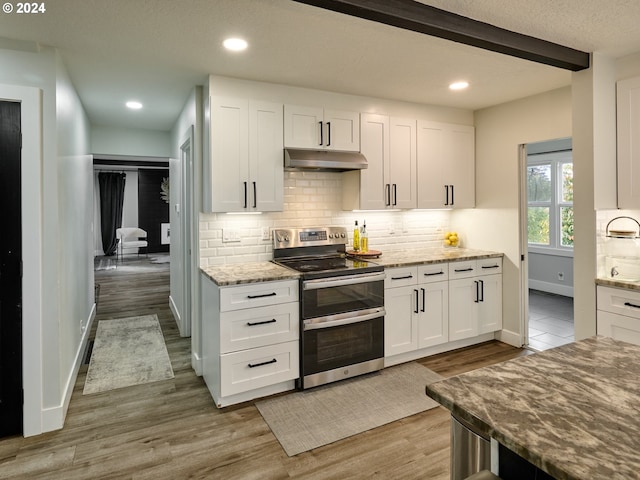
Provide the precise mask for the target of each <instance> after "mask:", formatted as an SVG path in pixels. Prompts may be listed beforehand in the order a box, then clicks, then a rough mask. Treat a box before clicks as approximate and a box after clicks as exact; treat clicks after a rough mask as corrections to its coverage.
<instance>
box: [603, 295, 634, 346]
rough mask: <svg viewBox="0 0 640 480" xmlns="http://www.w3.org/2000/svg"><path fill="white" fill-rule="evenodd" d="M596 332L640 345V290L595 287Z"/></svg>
mask: <svg viewBox="0 0 640 480" xmlns="http://www.w3.org/2000/svg"><path fill="white" fill-rule="evenodd" d="M596 290H597V297H596V298H597V327H596V333H597V334H598V335H604V336H606V337H611V338H614V339H616V340H622V341H623V342H629V343H634V344H636V345H640V292H638V291H634V290H628V289H622V288H613V287H604V286H600V285H598V287H597V289H596Z"/></svg>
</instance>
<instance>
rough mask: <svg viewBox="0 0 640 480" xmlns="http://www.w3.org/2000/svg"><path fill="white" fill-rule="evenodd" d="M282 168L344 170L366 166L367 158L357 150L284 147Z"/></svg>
mask: <svg viewBox="0 0 640 480" xmlns="http://www.w3.org/2000/svg"><path fill="white" fill-rule="evenodd" d="M284 168H285V170H322V171H329V172H344V171H347V170H362V169H363V168H367V159H366V158H365V157H364V155H362V154H361V153H358V152H333V151H330V150H300V149H297V148H285V149H284Z"/></svg>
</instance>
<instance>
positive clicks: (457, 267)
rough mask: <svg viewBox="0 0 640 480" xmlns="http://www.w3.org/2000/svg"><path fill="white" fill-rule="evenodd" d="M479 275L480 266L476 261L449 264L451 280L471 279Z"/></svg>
mask: <svg viewBox="0 0 640 480" xmlns="http://www.w3.org/2000/svg"><path fill="white" fill-rule="evenodd" d="M477 275H479V273H478V265H477V262H476V261H475V260H463V261H461V262H451V263H450V264H449V278H450V279H451V280H454V279H456V278H469V277H475V276H477Z"/></svg>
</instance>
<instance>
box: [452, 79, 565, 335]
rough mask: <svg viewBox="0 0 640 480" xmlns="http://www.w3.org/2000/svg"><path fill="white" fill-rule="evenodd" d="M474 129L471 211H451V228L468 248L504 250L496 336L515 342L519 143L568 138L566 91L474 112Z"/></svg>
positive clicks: (519, 332) (518, 302)
mask: <svg viewBox="0 0 640 480" xmlns="http://www.w3.org/2000/svg"><path fill="white" fill-rule="evenodd" d="M475 126H476V208H475V209H469V210H455V211H454V212H453V213H452V218H451V228H452V229H454V230H458V231H460V232H462V233H463V236H464V237H465V238H466V239H467V246H469V247H470V248H478V249H486V250H497V251H501V252H504V254H505V258H504V264H503V266H504V267H503V279H504V280H503V296H502V298H503V314H504V331H503V336H502V338H503V340H504V341H507V342H508V343H512V344H516V343H518V342H519V341H520V340H521V339H522V334H523V331H522V330H523V326H522V324H521V319H520V306H521V302H522V301H523V299H522V294H521V290H522V287H521V268H522V265H521V261H520V230H519V225H520V218H519V217H520V215H519V187H518V184H519V180H518V179H519V165H518V162H519V158H518V155H519V153H518V151H519V145H521V144H527V143H531V142H539V141H543V140H549V139H555V138H562V137H569V136H571V133H572V131H571V89H570V88H562V89H559V90H554V91H551V92H547V93H543V94H540V95H535V96H532V97H528V98H523V99H520V100H516V101H513V102H509V103H506V104H503V105H497V106H495V107H490V108H486V109H483V110H479V111H477V112H476V113H475ZM523 253H524V252H523Z"/></svg>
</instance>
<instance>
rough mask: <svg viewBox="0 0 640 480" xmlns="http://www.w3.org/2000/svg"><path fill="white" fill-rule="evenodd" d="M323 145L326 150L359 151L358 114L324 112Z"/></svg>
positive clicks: (334, 111) (333, 111)
mask: <svg viewBox="0 0 640 480" xmlns="http://www.w3.org/2000/svg"><path fill="white" fill-rule="evenodd" d="M323 127H324V133H323V138H322V140H323V144H324V146H325V147H326V148H327V149H328V150H340V151H345V152H359V151H360V114H359V113H358V112H349V111H344V110H325V111H324V125H323Z"/></svg>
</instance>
